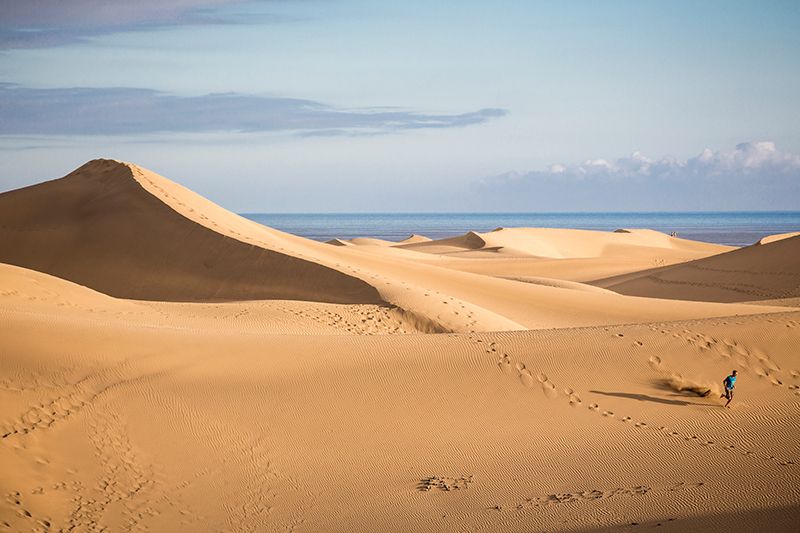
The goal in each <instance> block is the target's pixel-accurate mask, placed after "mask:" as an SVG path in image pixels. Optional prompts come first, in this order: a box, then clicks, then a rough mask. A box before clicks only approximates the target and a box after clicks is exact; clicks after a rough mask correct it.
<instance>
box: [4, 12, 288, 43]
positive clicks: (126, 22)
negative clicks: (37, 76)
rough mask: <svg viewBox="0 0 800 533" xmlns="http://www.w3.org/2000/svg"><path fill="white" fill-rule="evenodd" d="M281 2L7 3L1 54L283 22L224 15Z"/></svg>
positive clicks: (271, 17)
mask: <svg viewBox="0 0 800 533" xmlns="http://www.w3.org/2000/svg"><path fill="white" fill-rule="evenodd" d="M274 1H275V0H248V1H243V0H137V1H135V2H131V1H129V0H68V1H67V0H4V2H3V7H2V9H3V14H2V16H1V17H0V48H4V49H10V48H40V47H49V46H58V45H61V44H67V43H72V42H77V41H81V40H84V39H86V38H88V37H93V36H97V35H103V34H108V33H118V32H124V31H134V30H143V29H152V28H159V27H164V26H173V25H187V24H230V23H237V22H244V21H247V22H249V23H253V22H265V21H274V20H279V19H280V17H278V16H277V15H264V14H263V13H259V14H256V13H251V14H248V15H247V17H242V16H236V15H232V14H226V15H223V14H222V13H221V12H220V9H221V8H223V7H225V6H226V5H237V4H240V5H243V4H259V3H269V2H274Z"/></svg>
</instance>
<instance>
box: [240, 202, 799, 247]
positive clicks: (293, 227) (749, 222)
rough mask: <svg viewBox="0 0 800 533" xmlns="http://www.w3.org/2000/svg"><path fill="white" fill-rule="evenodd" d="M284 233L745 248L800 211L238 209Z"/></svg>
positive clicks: (783, 228) (792, 225) (321, 237)
mask: <svg viewBox="0 0 800 533" xmlns="http://www.w3.org/2000/svg"><path fill="white" fill-rule="evenodd" d="M242 216H244V217H246V218H249V219H251V220H254V221H256V222H259V223H260V224H264V225H267V226H270V227H274V228H276V229H280V230H282V231H286V232H288V233H293V234H295V235H299V236H301V237H306V238H309V239H314V240H318V241H327V240H330V239H334V238H340V239H352V238H355V237H375V238H379V239H386V240H395V241H399V240H402V239H404V238H406V237H408V236H409V235H410V234H412V233H419V234H422V235H425V236H427V237H430V238H432V239H438V238H445V237H453V236H456V235H460V234H463V233H466V232H467V231H471V230H476V231H489V230H492V229H494V228H496V227H499V226H502V227H548V228H575V229H590V230H602V231H613V230H615V229H618V228H648V229H654V230H657V231H663V232H665V233H670V232H672V231H674V232H676V233H677V234H678V236H679V237H682V238H686V239H691V240H698V241H705V242H710V243H715V244H724V245H729V246H746V245H748V244H753V243H754V242H756V241H758V240H759V239H761V238H762V237H765V236H767V235H773V234H776V233H788V232H791V231H798V230H800V211H773V212H763V211H759V212H754V211H731V212H676V213H667V212H660V213H645V212H642V213H242Z"/></svg>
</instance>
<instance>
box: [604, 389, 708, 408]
mask: <svg viewBox="0 0 800 533" xmlns="http://www.w3.org/2000/svg"><path fill="white" fill-rule="evenodd" d="M589 392H591V393H593V394H602V395H603V396H614V397H616V398H627V399H629V400H637V401H640V402H653V403H662V404H666V405H699V406H702V407H708V406H709V404H707V403H696V402H687V401H685V400H668V399H666V398H658V397H657V396H648V395H647V394H636V393H632V392H605V391H601V390H590V391H589Z"/></svg>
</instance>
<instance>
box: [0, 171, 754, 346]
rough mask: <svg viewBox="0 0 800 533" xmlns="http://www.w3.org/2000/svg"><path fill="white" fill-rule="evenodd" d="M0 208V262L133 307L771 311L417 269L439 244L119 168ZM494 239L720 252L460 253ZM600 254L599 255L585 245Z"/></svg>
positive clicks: (631, 236) (431, 319)
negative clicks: (257, 212) (330, 230)
mask: <svg viewBox="0 0 800 533" xmlns="http://www.w3.org/2000/svg"><path fill="white" fill-rule="evenodd" d="M0 207H4V208H3V209H0V213H2V214H0V226H2V228H3V229H2V232H0V243H3V246H2V248H0V250H2V252H0V261H4V262H7V263H11V264H16V265H20V266H25V267H28V268H32V269H35V270H39V271H42V272H47V273H50V274H53V275H56V276H59V277H62V278H65V279H69V280H71V281H75V282H77V283H80V284H82V285H86V286H88V287H91V288H93V289H95V290H98V291H101V292H103V293H105V294H109V295H112V296H118V297H125V298H135V299H148V300H160V301H212V300H244V299H257V300H263V299H281V300H285V299H295V300H306V301H316V302H329V303H350V304H388V305H391V306H395V307H397V308H398V309H399V310H400V311H401V312H403V313H404V315H405V317H406V320H407V321H409V322H410V323H414V324H415V327H416V328H417V329H422V330H427V331H460V332H468V331H498V330H518V329H526V328H550V327H574V326H579V325H598V324H619V323H630V322H634V321H640V320H677V319H681V318H699V317H708V316H728V315H736V314H749V313H758V312H765V311H767V310H768V309H766V308H763V309H757V308H754V307H752V306H744V305H740V306H725V305H718V304H706V303H697V304H691V303H681V304H676V303H674V302H659V301H657V300H649V301H647V302H643V301H641V300H639V299H636V298H627V297H622V296H619V295H615V294H610V293H606V294H600V293H597V292H594V293H591V292H585V293H584V294H579V293H578V292H577V291H574V290H571V289H567V288H564V287H558V286H554V285H553V284H550V285H549V286H548V285H543V284H531V283H524V282H520V281H513V280H509V279H501V278H502V277H503V276H500V277H490V276H483V275H476V274H472V273H467V272H456V271H454V270H453V269H446V268H441V267H440V266H437V265H435V264H432V263H430V262H424V261H417V260H416V258H417V257H418V256H419V255H420V254H413V253H408V249H409V248H412V247H430V246H432V245H434V243H436V242H437V241H431V242H423V243H418V244H414V245H403V246H398V247H389V246H363V245H362V246H330V245H327V244H324V243H319V242H314V241H310V240H308V239H303V238H300V237H296V236H293V235H289V234H286V233H283V232H280V231H277V230H274V229H271V228H267V227H265V226H261V225H259V224H256V223H254V222H252V221H249V220H247V219H244V218H242V217H240V216H238V215H235V214H233V213H231V212H229V211H227V210H225V209H223V208H221V207H219V206H217V205H216V204H213V203H212V202H210V201H208V200H206V199H205V198H202V197H200V196H198V195H197V194H195V193H193V192H192V191H189V190H188V189H186V188H184V187H182V186H180V185H178V184H177V183H175V182H172V181H170V180H168V179H166V178H164V177H162V176H159V175H157V174H155V173H153V172H150V171H148V170H145V169H142V168H141V167H138V166H136V165H133V164H130V163H121V162H117V161H109V160H98V161H93V162H90V163H87V164H86V165H84V166H83V167H81V168H80V169H78V170H76V171H75V172H73V173H71V174H70V175H68V176H66V177H65V178H62V179H60V180H54V181H51V182H47V183H43V184H41V185H36V186H33V187H28V188H25V189H20V190H17V191H11V192H8V193H5V194H3V195H0ZM540 233H541V235H544V236H546V237H548V238H549V241H547V242H545V241H544V240H543V238H541V237H539V236H538V235H539V234H540ZM486 235H490V237H486ZM486 239H490V241H491V243H490V244H491V245H492V246H499V243H501V242H502V243H505V244H509V243H513V244H514V245H515V246H522V245H526V246H527V245H528V244H529V243H530V242H533V241H535V242H537V243H539V244H538V245H539V247H540V250H539V251H538V252H537V253H543V250H544V249H545V248H547V249H549V250H551V253H554V254H555V253H558V254H560V255H567V254H568V253H571V254H572V255H580V252H579V248H580V246H582V245H584V244H585V245H586V247H587V248H588V250H589V251H587V252H585V253H588V254H611V255H613V254H618V253H625V254H630V253H633V249H635V248H637V247H638V248H642V247H643V244H646V246H644V247H646V248H652V247H654V246H656V245H659V246H661V247H662V248H661V249H663V250H672V249H681V250H695V251H698V250H699V251H700V252H698V253H709V251H710V250H713V249H714V247H713V246H712V245H705V244H702V243H692V242H688V241H681V240H679V239H672V238H670V237H667V236H666V235H663V234H659V233H657V232H648V231H638V230H637V231H634V232H631V233H626V234H621V233H605V232H577V233H572V232H571V230H535V231H534V232H533V233H532V232H531V231H529V230H520V231H516V230H502V231H496V232H490V234H481V235H478V234H476V233H470V234H467V236H465V237H464V238H463V239H462V240H463V241H466V242H467V243H470V242H471V243H473V245H475V246H478V242H479V241H480V242H484V243H485V242H489V241H486ZM492 239H493V240H492ZM593 240H598V243H596V244H591V245H590V243H592V242H594V241H593ZM562 241H563V242H562ZM438 242H439V244H438V245H437V246H439V245H441V242H442V241H438ZM543 242H544V244H542V243H543ZM621 242H628V244H627V245H624V246H623V245H620V244H619V243H621ZM548 243H549V244H548ZM556 243H561V244H556ZM481 246H483V245H481ZM620 247H622V249H623V251H619V248H620ZM416 249H417V248H413V250H416ZM404 252H405V253H404ZM513 275H516V273H515V274H513ZM544 277H547V276H544Z"/></svg>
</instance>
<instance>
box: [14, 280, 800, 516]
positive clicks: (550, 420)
mask: <svg viewBox="0 0 800 533" xmlns="http://www.w3.org/2000/svg"><path fill="white" fill-rule="evenodd" d="M0 279H1V280H2V288H0V339H2V343H0V356H1V357H2V358H1V359H0V361H1V362H2V364H0V471H2V472H3V476H2V480H1V481H0V485H2V489H3V498H2V499H0V525H2V526H3V527H5V528H6V529H7V530H9V531H37V530H51V531H58V530H76V531H78V530H80V531H91V530H102V529H105V530H109V531H129V530H148V531H285V530H296V531H411V532H416V531H420V532H423V531H476V530H479V531H498V532H499V531H504V532H505V531H520V532H523V531H524V532H527V531H640V530H650V529H653V528H657V530H658V531H671V532H685V531H708V532H715V531H725V532H729V531H732V530H735V531H753V532H756V531H758V532H760V531H771V532H783V531H786V532H790V531H796V525H797V523H798V520H800V492H798V487H799V486H800V438H798V437H799V436H800V417H798V409H800V396H799V395H798V394H800V355H798V354H800V313H797V312H786V313H775V314H768V315H751V316H745V317H737V318H732V319H731V318H711V319H701V320H684V321H678V322H656V323H651V324H642V325H627V326H601V327H588V328H572V329H561V330H542V331H520V332H505V333H483V334H464V335H382V336H363V335H354V334H352V332H351V334H348V335H342V334H341V333H337V332H336V331H334V330H337V329H338V330H339V331H344V330H345V328H346V327H347V326H346V324H344V323H339V324H338V325H337V324H334V325H332V326H330V328H331V329H330V330H329V331H330V333H331V334H315V335H309V334H308V333H303V332H300V331H298V333H300V334H292V333H281V332H280V330H278V331H277V332H270V331H269V330H268V329H262V330H258V329H257V326H256V325H255V324H254V323H252V322H250V321H248V320H246V319H242V318H240V317H234V316H231V315H230V314H227V313H225V312H224V311H221V310H220V309H219V308H215V309H212V310H209V309H210V308H207V307H206V306H207V304H175V303H171V304H155V305H154V304H149V303H141V302H130V301H122V300H117V299H114V298H109V297H107V296H104V295H101V294H97V293H94V292H91V291H88V289H85V288H84V287H79V286H76V285H74V284H69V283H68V282H64V281H62V280H56V279H55V278H52V277H50V276H45V275H42V274H37V273H30V272H27V271H24V270H23V269H19V268H16V267H6V269H5V271H4V272H3V275H2V277H0ZM71 302H74V304H70V303H71ZM59 304H65V305H59ZM69 305H72V306H71V307H70V306H69ZM228 305H233V306H235V307H232V308H229V309H231V310H235V311H236V312H237V313H238V312H243V311H245V312H253V313H258V312H261V311H259V307H258V306H259V305H260V303H259V302H249V303H248V302H242V303H237V304H220V307H221V308H225V306H228ZM309 305H312V304H309ZM313 305H319V304H313ZM251 306H253V307H251ZM340 307H348V306H329V307H328V308H340ZM262 311H263V310H262ZM266 314H269V313H266ZM296 318H297V320H298V322H299V323H301V324H303V323H308V324H310V323H311V322H312V321H310V320H306V319H304V318H303V317H301V316H298V317H296ZM325 327H327V326H325ZM308 331H311V330H308ZM320 331H321V330H320ZM731 368H737V369H738V370H739V372H740V379H739V382H738V384H737V395H736V398H735V400H734V403H733V404H732V405H733V408H732V409H730V410H728V409H724V408H723V407H722V406H721V400H720V399H719V392H720V386H721V385H720V382H721V380H722V378H723V377H724V376H725V375H727V373H729V372H730V370H731ZM705 389H710V390H711V392H710V394H709V395H708V396H707V397H701V396H700V395H699V394H698V393H702V392H704V391H705ZM731 520H735V523H733V525H732V523H731Z"/></svg>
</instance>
